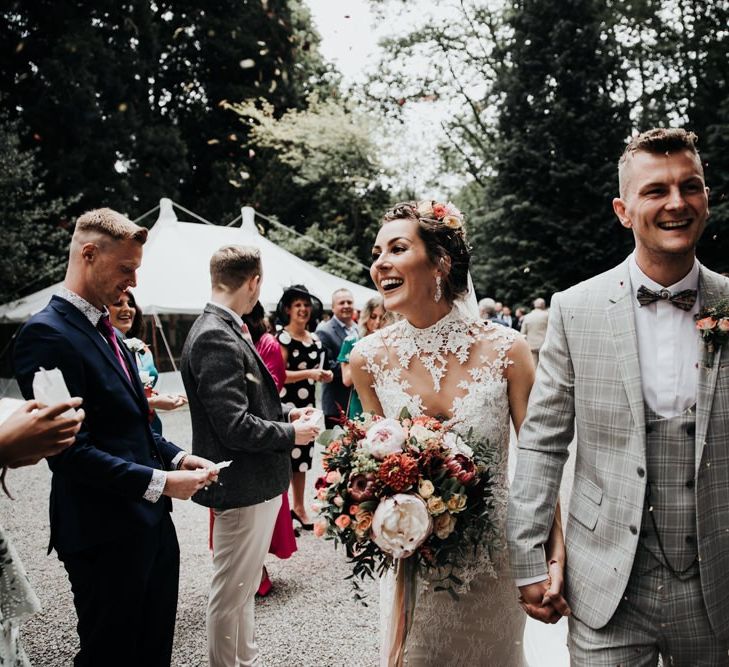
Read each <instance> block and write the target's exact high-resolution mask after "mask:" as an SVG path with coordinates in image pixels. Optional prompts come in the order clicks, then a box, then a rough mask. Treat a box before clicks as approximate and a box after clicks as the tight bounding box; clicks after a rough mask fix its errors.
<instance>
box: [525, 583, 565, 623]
mask: <svg viewBox="0 0 729 667" xmlns="http://www.w3.org/2000/svg"><path fill="white" fill-rule="evenodd" d="M549 583H550V582H549V579H545V580H544V581H538V582H537V583H536V584H529V585H528V586H520V587H519V593H520V595H519V604H520V605H521V608H522V609H523V610H524V611H525V613H526V614H527V616H531V617H532V618H534V619H536V620H538V621H541V622H542V623H556V622H557V621H558V620H559V619H560V618H562V614H560V613H559V612H558V611H557V610H556V609H555V608H554V606H553V605H552V603H551V602H550V600H549V599H548V598H547V593H548V592H549Z"/></svg>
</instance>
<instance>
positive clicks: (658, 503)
mask: <svg viewBox="0 0 729 667" xmlns="http://www.w3.org/2000/svg"><path fill="white" fill-rule="evenodd" d="M695 433H696V412H695V410H694V409H693V408H690V409H688V410H686V411H685V412H683V413H682V414H680V415H678V416H676V417H671V418H669V419H665V418H661V417H659V416H658V415H657V414H656V413H655V412H653V411H652V410H651V409H650V408H648V407H647V406H646V462H647V468H648V469H647V471H646V475H647V482H648V483H647V485H646V500H645V507H644V509H643V523H642V527H641V532H640V538H641V539H640V545H641V546H642V547H643V548H642V549H639V558H638V561H637V562H636V565H637V566H638V567H640V568H641V569H642V570H644V571H646V570H649V569H652V568H653V567H656V566H658V565H659V564H662V565H664V566H665V565H667V567H668V569H669V570H672V571H673V573H674V574H677V575H678V576H679V577H681V578H684V577H689V576H692V575H693V574H695V573H696V571H697V569H696V568H695V567H694V565H695V563H696V559H697V555H698V552H697V546H696V495H695V490H694V487H695V482H694V474H695V459H694V447H695V445H694V441H695ZM656 528H657V531H656ZM646 551H647V552H648V554H646ZM640 552H642V557H641V554H640Z"/></svg>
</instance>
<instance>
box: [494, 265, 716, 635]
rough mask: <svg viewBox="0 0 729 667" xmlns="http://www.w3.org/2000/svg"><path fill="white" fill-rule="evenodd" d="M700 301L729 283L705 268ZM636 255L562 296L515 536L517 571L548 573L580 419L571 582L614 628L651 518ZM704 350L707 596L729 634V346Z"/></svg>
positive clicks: (699, 402)
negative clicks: (551, 538)
mask: <svg viewBox="0 0 729 667" xmlns="http://www.w3.org/2000/svg"><path fill="white" fill-rule="evenodd" d="M699 288H700V296H699V298H700V301H701V304H702V305H704V306H712V305H715V304H716V303H717V302H718V301H720V300H721V299H722V298H729V280H727V279H726V278H724V277H722V276H720V275H718V274H716V273H714V272H712V271H709V270H707V269H706V268H704V267H701V269H700V278H699ZM632 298H633V295H632V290H631V284H630V277H629V272H628V262H627V260H626V261H625V262H624V263H622V264H621V265H619V266H618V267H616V268H614V269H612V270H610V271H607V272H606V273H603V274H601V275H599V276H597V277H595V278H592V279H591V280H588V281H586V282H584V283H581V284H579V285H576V286H574V287H572V288H570V289H569V290H566V291H565V292H562V293H558V294H555V295H554V297H553V299H552V306H551V311H550V319H549V328H548V332H547V338H546V341H545V344H544V347H543V348H542V351H541V357H540V364H539V368H538V371H537V379H536V383H535V385H534V388H533V389H532V393H531V396H530V399H529V409H528V412H527V418H526V420H525V422H524V424H523V426H522V430H521V433H520V438H519V453H518V461H517V467H516V477H515V479H514V482H513V484H512V487H511V497H510V504H509V517H508V522H507V534H508V540H509V549H510V559H511V568H512V573H513V575H514V577H515V578H530V577H536V576H539V575H540V574H543V573H544V572H545V570H546V568H545V564H544V551H543V547H542V545H543V544H544V543H545V541H546V539H547V536H548V534H549V530H550V527H551V525H552V520H553V517H554V508H555V505H556V502H557V497H558V493H559V486H560V481H561V477H562V467H563V465H564V462H565V461H566V459H567V456H568V452H567V447H568V445H569V443H570V442H571V440H572V437H573V434H574V430H575V427H576V436H577V447H576V455H575V480H574V487H573V491H572V498H571V500H570V505H569V514H570V517H569V522H568V527H567V535H566V544H567V566H566V572H565V582H566V583H565V590H566V595H567V600H568V602H569V604H570V606H571V607H572V610H573V613H574V615H575V616H576V617H577V618H578V619H580V620H581V621H582V622H583V623H584V624H586V625H587V626H589V627H590V628H595V629H599V628H602V627H604V626H606V625H607V624H608V623H609V621H610V619H611V618H612V617H613V614H614V613H615V610H616V608H617V606H618V603H619V602H620V600H621V597H622V596H623V593H624V591H625V587H626V584H627V583H628V578H629V576H630V574H631V570H632V568H633V562H634V559H635V555H636V547H637V545H638V540H639V530H640V526H641V519H642V514H643V506H644V497H645V489H646V478H645V476H644V475H642V474H641V473H642V472H643V471H644V470H645V468H646V424H645V409H644V404H643V394H642V388H641V378H640V366H639V362H638V344H637V338H636V333H635V318H634V313H633V304H632V300H631V299H632ZM686 345H700V346H701V347H702V352H701V357H700V358H701V360H702V361H701V362H700V364H699V366H700V367H699V370H698V372H699V380H698V391H697V397H696V433H695V457H696V462H695V471H696V479H695V487H694V488H695V498H696V515H697V517H696V519H697V546H698V553H699V567H700V577H701V587H702V592H703V599H704V604H705V606H706V609H707V612H708V616H709V620H710V622H711V626H712V629H713V631H714V634H715V635H716V636H717V637H718V638H719V639H721V640H724V641H726V640H727V639H729V578H727V573H728V572H729V442H728V440H727V434H728V431H729V351H727V349H726V346H725V347H724V349H722V350H721V351H720V353H716V354H715V355H713V358H712V355H710V354H709V353H708V352H707V351H706V349H705V348H704V345H703V343H702V342H701V338H700V336H699V334H698V333H697V334H696V340H694V341H686Z"/></svg>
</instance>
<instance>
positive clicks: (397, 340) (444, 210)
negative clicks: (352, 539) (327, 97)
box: [350, 201, 566, 667]
mask: <svg viewBox="0 0 729 667" xmlns="http://www.w3.org/2000/svg"><path fill="white" fill-rule="evenodd" d="M372 258H373V262H372V266H371V268H370V274H371V276H372V280H373V281H374V283H375V285H376V286H377V289H378V290H379V291H380V293H381V294H382V296H383V298H384V302H385V308H386V309H387V310H388V311H391V312H395V313H399V314H400V315H401V316H402V319H401V320H400V321H398V322H396V323H395V324H393V325H391V326H389V327H386V328H385V329H381V330H379V331H377V332H375V333H374V334H372V335H371V336H368V337H366V338H364V339H362V340H361V341H360V342H359V343H358V344H357V345H356V346H355V348H354V351H353V353H352V355H351V358H350V369H351V373H352V377H353V380H354V384H355V387H356V390H357V393H358V394H359V396H360V398H361V400H362V405H363V407H364V410H365V411H368V412H374V413H377V414H380V415H384V416H386V417H395V418H397V417H398V416H399V415H400V412H401V410H402V409H403V408H407V409H408V411H409V412H410V414H411V415H413V416H416V415H420V414H427V415H430V416H436V417H441V418H446V419H447V420H448V421H449V423H450V424H451V426H452V427H453V428H454V429H455V430H456V431H458V432H459V433H460V434H461V435H462V436H463V437H464V438H466V439H467V440H469V441H470V442H474V441H476V440H478V441H480V442H482V443H487V445H488V447H489V448H493V450H494V454H495V461H496V464H495V466H494V468H495V469H492V470H491V471H490V472H491V475H492V479H493V482H494V489H495V491H494V496H495V498H496V516H495V524H496V526H497V530H496V535H495V536H494V540H493V541H495V542H496V543H497V544H496V546H495V548H491V549H484V550H483V551H482V553H480V555H478V556H474V559H473V562H471V563H469V564H468V565H467V567H465V568H463V570H459V571H458V576H459V578H460V579H461V580H462V581H463V585H462V586H461V587H460V589H459V591H458V592H459V600H454V599H452V598H451V596H449V595H448V594H446V593H443V592H436V591H434V590H433V588H435V587H434V586H429V585H428V582H425V581H424V582H421V585H420V587H419V588H420V592H419V596H418V599H417V606H416V608H415V613H414V618H413V624H412V628H411V630H410V632H409V634H408V639H407V643H406V646H405V650H406V653H405V659H406V662H407V665H408V667H411V666H416V665H499V666H500V667H512V666H513V667H522V666H523V665H524V664H525V661H524V651H523V634H524V624H525V616H524V613H523V612H522V609H520V608H519V601H517V590H516V588H515V586H514V581H513V580H512V578H511V575H510V573H509V565H508V554H507V551H506V549H505V535H504V522H505V514H506V505H507V497H508V480H507V456H508V449H509V433H510V424H509V419H510V418H511V421H512V422H513V424H514V428H515V429H516V431H517V433H518V431H519V427H520V426H521V423H522V421H523V419H524V415H525V413H526V408H527V401H528V398H529V392H530V390H531V386H532V383H533V381H534V365H533V362H532V356H531V353H530V351H529V348H528V346H527V344H526V342H525V341H524V340H523V339H522V338H521V336H519V334H518V333H517V332H516V331H514V330H513V329H510V328H507V327H505V326H502V325H500V324H494V323H484V322H483V321H481V320H480V319H479V318H478V313H477V312H475V313H474V312H472V311H473V310H475V308H470V307H469V306H470V304H469V303H468V302H467V294H468V291H469V287H468V282H469V278H468V269H469V260H470V256H469V249H468V245H467V243H466V235H465V230H464V227H463V217H462V215H461V213H460V211H458V210H457V209H456V208H455V207H454V206H453V205H452V204H445V205H444V204H439V203H436V202H432V201H422V202H407V203H402V204H397V205H396V206H395V207H393V208H392V209H390V210H389V211H387V213H386V214H385V216H384V218H383V222H382V226H381V228H380V231H379V233H378V235H377V239H376V241H375V245H374V248H373V250H372ZM474 301H475V300H474ZM473 305H474V306H475V303H474V304H473ZM499 544H500V545H502V548H499ZM547 559H548V561H549V563H550V565H549V573H550V577H551V587H550V589H549V591H548V593H547V595H546V596H545V605H544V609H545V610H548V611H544V613H545V616H544V617H543V620H548V621H549V622H556V620H558V619H559V616H560V614H559V612H558V611H556V609H561V610H562V611H566V603H565V602H564V600H563V598H562V597H561V594H560V591H561V586H562V566H563V564H564V542H563V538H562V530H561V525H560V519H559V510H558V511H557V514H556V517H555V522H554V525H553V528H552V536H551V539H550V544H549V548H548V552H547ZM393 579H394V578H393V577H389V578H386V579H384V580H383V581H384V583H383V585H382V586H381V593H382V596H381V600H380V608H381V614H383V613H384V622H383V624H382V625H383V628H382V629H383V631H384V632H385V633H387V630H388V628H387V626H388V625H389V620H388V609H389V598H390V597H392V588H393V586H394V583H393ZM550 602H551V603H552V604H551V606H550ZM522 606H523V607H524V608H525V610H526V606H525V605H524V604H523V603H522ZM527 611H528V612H529V613H530V614H531V610H527ZM385 648H386V647H385ZM383 656H384V657H383V664H387V663H388V660H389V659H388V658H387V651H385V652H384V653H383Z"/></svg>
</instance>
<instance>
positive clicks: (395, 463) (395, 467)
mask: <svg viewBox="0 0 729 667" xmlns="http://www.w3.org/2000/svg"><path fill="white" fill-rule="evenodd" d="M377 475H378V476H379V478H380V481H381V482H382V483H383V484H386V485H387V486H389V487H390V488H391V489H392V490H393V491H395V492H398V493H399V492H402V491H407V490H408V489H409V488H410V487H411V486H412V485H413V484H415V483H416V482H417V481H418V476H419V472H418V463H417V461H416V460H415V459H413V458H412V457H410V456H408V455H407V454H390V455H389V456H388V457H387V458H385V460H384V461H383V462H382V463H380V468H379V470H378V471H377Z"/></svg>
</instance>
